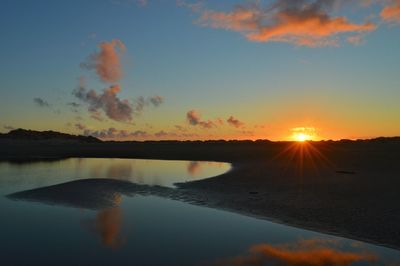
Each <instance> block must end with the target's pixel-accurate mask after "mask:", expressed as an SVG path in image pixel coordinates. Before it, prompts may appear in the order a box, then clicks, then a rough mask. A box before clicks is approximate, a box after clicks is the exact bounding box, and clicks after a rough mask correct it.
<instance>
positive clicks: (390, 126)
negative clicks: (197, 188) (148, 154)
mask: <svg viewBox="0 0 400 266" xmlns="http://www.w3.org/2000/svg"><path fill="white" fill-rule="evenodd" d="M273 2H280V1H261V4H262V6H263V7H267V6H269V5H270V4H272V3H273ZM309 2H313V1H309ZM191 3H193V1H192V2H191ZM240 4H241V5H243V6H246V2H245V1H203V9H204V10H212V11H214V12H224V14H229V12H232V11H233V10H235V5H240ZM385 5H388V6H389V5H395V2H387V3H385V4H381V3H379V4H378V3H376V4H372V5H371V6H369V7H360V6H359V5H356V4H354V5H351V6H346V5H343V6H340V8H335V9H330V10H329V15H331V16H332V17H337V16H344V17H346V18H347V19H348V20H349V21H351V22H353V23H358V24H362V23H364V22H365V21H366V20H369V21H372V22H373V23H374V24H375V25H377V28H376V29H375V30H372V31H368V32H366V33H365V34H363V35H362V38H363V40H362V42H361V43H359V44H356V45H354V44H350V43H348V42H346V40H345V38H346V37H347V35H345V34H338V35H337V36H339V37H340V39H341V40H340V41H339V42H338V44H337V45H335V46H331V45H328V46H318V47H309V46H301V45H298V44H295V43H293V42H280V41H268V42H254V41H250V40H248V39H246V37H245V36H244V34H243V32H242V31H240V30H233V29H231V28H228V29H226V25H225V24H224V27H225V29H224V28H222V27H219V26H217V27H216V26H215V25H214V26H212V25H211V26H210V25H209V24H208V25H204V24H207V23H203V24H202V23H199V22H198V20H199V17H200V16H201V14H202V13H201V12H203V11H199V12H197V11H194V10H192V9H190V8H187V7H182V6H179V5H177V4H176V2H175V1H151V0H148V2H147V4H146V5H145V6H142V5H139V4H138V3H137V2H136V1H108V0H104V1H44V0H43V1H18V0H13V1H3V2H2V8H1V10H0V32H1V35H2V40H3V41H2V49H0V60H1V64H0V71H1V73H2V78H1V79H0V98H1V105H0V113H1V117H0V126H1V127H4V126H7V128H9V127H24V128H31V129H38V130H45V129H52V130H60V131H65V132H70V133H75V134H81V133H83V132H82V131H81V130H79V129H77V127H76V124H81V125H84V126H85V128H87V130H88V131H87V132H89V133H90V132H96V131H97V132H100V131H101V130H105V129H109V128H110V127H111V128H116V129H118V130H126V131H129V132H136V131H143V132H146V133H148V136H146V138H155V135H154V134H155V133H157V132H161V131H163V132H164V133H166V134H164V135H163V134H161V135H163V137H164V138H190V139H193V138H201V139H207V138H240V139H241V138H253V139H254V138H270V139H287V138H289V137H290V134H291V129H292V128H296V127H315V130H316V132H317V133H315V134H316V135H318V138H358V137H375V136H379V135H388V136H389V135H399V134H400V105H399V104H398V100H399V99H400V78H399V75H398V69H399V67H400V53H399V47H400V34H399V33H400V27H399V25H398V24H397V23H396V21H389V22H388V21H384V20H383V19H382V18H380V16H379V15H380V12H381V10H382V9H383V8H384V7H385ZM327 12H328V11H327ZM196 21H197V22H196ZM203 22H204V21H203ZM211 22H214V23H215V21H211ZM211 22H210V23H211ZM224 23H225V22H224ZM115 39H116V40H120V41H122V42H123V43H124V44H125V46H126V52H125V53H124V55H123V57H121V62H122V65H123V72H124V76H123V78H122V79H121V80H119V81H118V83H119V84H120V85H121V88H122V89H121V92H120V93H119V94H118V97H120V98H121V99H127V100H129V101H131V102H132V103H131V104H132V106H133V108H134V105H135V99H136V98H137V97H140V96H143V97H152V96H154V95H160V96H162V97H163V99H164V102H163V104H161V105H160V106H158V107H155V106H151V105H148V106H146V108H145V109H144V110H143V112H141V113H140V114H137V115H134V116H133V119H132V121H128V122H127V121H123V122H121V121H115V120H113V119H109V118H107V116H106V115H104V114H103V116H104V120H103V121H97V120H94V119H91V118H90V112H89V111H88V110H87V105H86V103H85V102H79V99H76V97H74V95H73V94H72V92H73V90H74V89H75V88H76V87H77V86H78V80H79V77H81V76H85V80H86V83H87V86H88V90H89V89H93V90H95V91H96V92H98V93H101V91H102V90H103V89H105V88H107V87H108V86H109V84H104V83H102V82H101V81H100V80H99V78H98V77H97V76H96V73H94V72H93V71H90V70H86V69H82V68H81V67H80V63H82V62H84V61H85V60H87V58H88V56H89V55H91V54H93V53H96V52H97V51H98V50H99V48H98V44H99V43H101V42H109V41H111V40H115ZM34 98H41V99H43V100H45V101H46V102H48V103H49V106H44V107H43V106H42V107H40V106H38V105H37V104H35V102H34V100H33V99H34ZM69 102H77V103H79V104H81V107H80V108H79V110H78V111H79V112H78V113H75V112H72V111H71V107H70V106H68V105H67V103H69ZM189 110H196V111H197V112H198V114H199V119H202V120H204V121H208V120H212V121H214V120H215V119H222V120H223V121H224V123H223V124H221V125H215V126H212V127H211V128H201V126H199V125H201V123H200V124H195V125H192V124H190V123H188V121H187V112H188V111H189ZM100 111H101V110H100ZM230 116H233V117H234V118H235V119H238V120H240V121H241V122H242V123H243V126H241V127H236V126H231V125H230V124H229V123H227V122H226V120H227V118H228V117H230ZM77 117H79V118H77ZM215 124H216V123H215ZM177 125H178V126H181V127H183V128H184V129H185V133H184V135H182V134H183V133H182V132H181V131H177V129H176V127H175V126H177ZM2 131H7V129H6V128H2ZM130 137H131V138H133V137H132V136H130ZM142 137H143V136H142ZM316 137H317V136H316Z"/></svg>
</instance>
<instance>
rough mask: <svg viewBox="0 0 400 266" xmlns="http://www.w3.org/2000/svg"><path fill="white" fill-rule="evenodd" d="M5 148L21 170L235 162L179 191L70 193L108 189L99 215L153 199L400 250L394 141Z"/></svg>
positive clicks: (123, 188)
mask: <svg viewBox="0 0 400 266" xmlns="http://www.w3.org/2000/svg"><path fill="white" fill-rule="evenodd" d="M0 145H1V152H0V159H1V160H3V161H4V160H6V161H11V162H13V163H26V162H29V161H35V160H46V159H47V160H54V159H62V158H71V157H97V158H141V159H168V160H189V161H203V160H204V161H220V162H230V163H232V166H233V168H232V170H231V171H229V172H227V173H225V174H223V175H220V176H217V177H213V178H209V179H205V180H200V181H194V182H188V183H182V184H178V187H179V188H178V189H171V188H160V187H147V186H137V185H132V184H129V183H125V182H122V183H118V182H111V183H110V184H111V185H110V184H108V183H107V182H108V181H106V183H104V181H102V180H92V181H90V182H89V181H85V180H82V181H74V183H73V184H68V187H69V188H73V189H76V188H79V189H81V190H82V188H83V190H85V188H88V187H91V186H93V185H96V184H97V185H98V186H99V187H103V188H107V189H106V192H105V194H104V193H103V194H101V195H99V197H100V199H101V200H100V199H99V198H96V197H95V196H94V197H93V198H89V199H87V198H85V199H84V201H83V202H84V203H83V204H87V206H92V207H93V208H95V207H96V205H93V204H92V203H93V201H98V202H100V203H101V202H106V203H107V202H108V201H107V200H106V199H104V198H101V197H104V195H108V194H109V193H112V192H113V189H114V190H115V191H118V192H121V193H127V194H129V193H139V194H153V195H158V196H162V197H169V198H174V199H179V200H183V201H186V202H190V203H193V204H199V205H205V206H210V207H212V208H220V209H226V210H229V211H232V212H239V213H242V214H246V215H252V216H257V217H260V218H265V219H268V220H272V221H276V222H280V223H285V224H289V225H294V226H297V227H301V228H306V229H312V230H315V231H320V232H325V233H330V234H335V235H341V236H344V237H349V238H353V239H358V240H363V241H367V242H371V243H375V244H380V245H385V246H389V247H394V248H397V249H399V248H400V233H399V232H400V207H399V202H400V193H399V187H400V179H399V177H400V175H399V173H400V165H399V164H398V160H399V152H400V142H398V141H396V140H394V139H393V140H390V139H386V140H379V141H373V140H371V141H357V142H353V141H341V142H330V141H328V142H312V143H307V142H306V143H291V142H267V141H264V142H237V141H235V142H144V143H141V142H103V143H81V142H74V141H71V142H68V143H65V142H63V141H55V142H51V141H23V140H18V141H10V140H4V139H3V140H1V144H0ZM88 182H89V183H88ZM44 189H46V188H44ZM57 189H58V188H57V187H56V188H50V190H47V191H46V190H44V192H43V191H39V192H38V191H34V193H33V194H32V193H31V194H29V193H28V192H27V193H25V195H24V194H22V195H21V194H20V195H17V198H18V196H19V197H20V198H24V197H25V198H29V197H34V198H35V197H36V199H37V198H38V197H39V198H40V197H43V195H45V196H44V198H43V200H46V195H49V193H50V194H51V193H53V194H57V191H58V190H57ZM49 191H50V192H49ZM67 191H68V190H67ZM35 193H36V194H35ZM63 200H64V199H62V197H61V198H60V199H59V201H63ZM78 202H79V200H78ZM67 204H68V203H67ZM70 204H79V203H76V202H75V203H74V202H73V203H70Z"/></svg>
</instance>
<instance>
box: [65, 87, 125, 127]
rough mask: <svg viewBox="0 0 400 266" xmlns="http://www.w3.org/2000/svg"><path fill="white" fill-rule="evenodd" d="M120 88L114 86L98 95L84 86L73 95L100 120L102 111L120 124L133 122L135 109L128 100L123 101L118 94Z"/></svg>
mask: <svg viewBox="0 0 400 266" xmlns="http://www.w3.org/2000/svg"><path fill="white" fill-rule="evenodd" d="M120 90H121V88H120V86H119V85H118V84H117V85H112V86H110V87H109V88H107V89H104V90H103V93H101V94H98V93H97V92H96V91H94V90H89V91H87V90H86V89H85V87H84V85H83V84H80V86H79V87H78V88H77V89H76V90H75V91H74V92H73V95H74V96H75V97H76V98H78V99H80V100H81V101H83V102H85V103H87V104H88V105H89V107H88V110H89V112H91V113H92V115H95V117H97V118H99V114H98V111H99V110H102V111H103V112H104V113H105V114H106V115H107V117H108V118H110V119H112V120H115V121H119V122H130V121H131V120H132V114H133V108H132V104H131V103H130V102H129V101H128V100H121V99H120V98H118V96H117V93H119V92H120Z"/></svg>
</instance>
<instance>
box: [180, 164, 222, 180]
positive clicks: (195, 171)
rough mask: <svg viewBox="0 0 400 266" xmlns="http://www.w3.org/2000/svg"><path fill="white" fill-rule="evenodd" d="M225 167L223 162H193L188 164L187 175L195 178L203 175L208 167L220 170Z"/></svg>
mask: <svg viewBox="0 0 400 266" xmlns="http://www.w3.org/2000/svg"><path fill="white" fill-rule="evenodd" d="M225 165H226V164H225V163H221V162H204V161H191V162H188V164H187V173H188V174H189V175H190V176H192V177H193V176H197V175H199V174H201V173H202V171H203V169H204V168H206V167H209V168H215V169H218V168H224V166H225Z"/></svg>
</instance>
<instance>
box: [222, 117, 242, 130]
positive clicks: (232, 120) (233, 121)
mask: <svg viewBox="0 0 400 266" xmlns="http://www.w3.org/2000/svg"><path fill="white" fill-rule="evenodd" d="M226 122H228V124H229V125H231V126H234V127H236V128H241V127H244V123H243V122H242V121H240V120H239V119H237V118H235V117H233V116H230V117H229V118H228V119H227V120H226Z"/></svg>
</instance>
